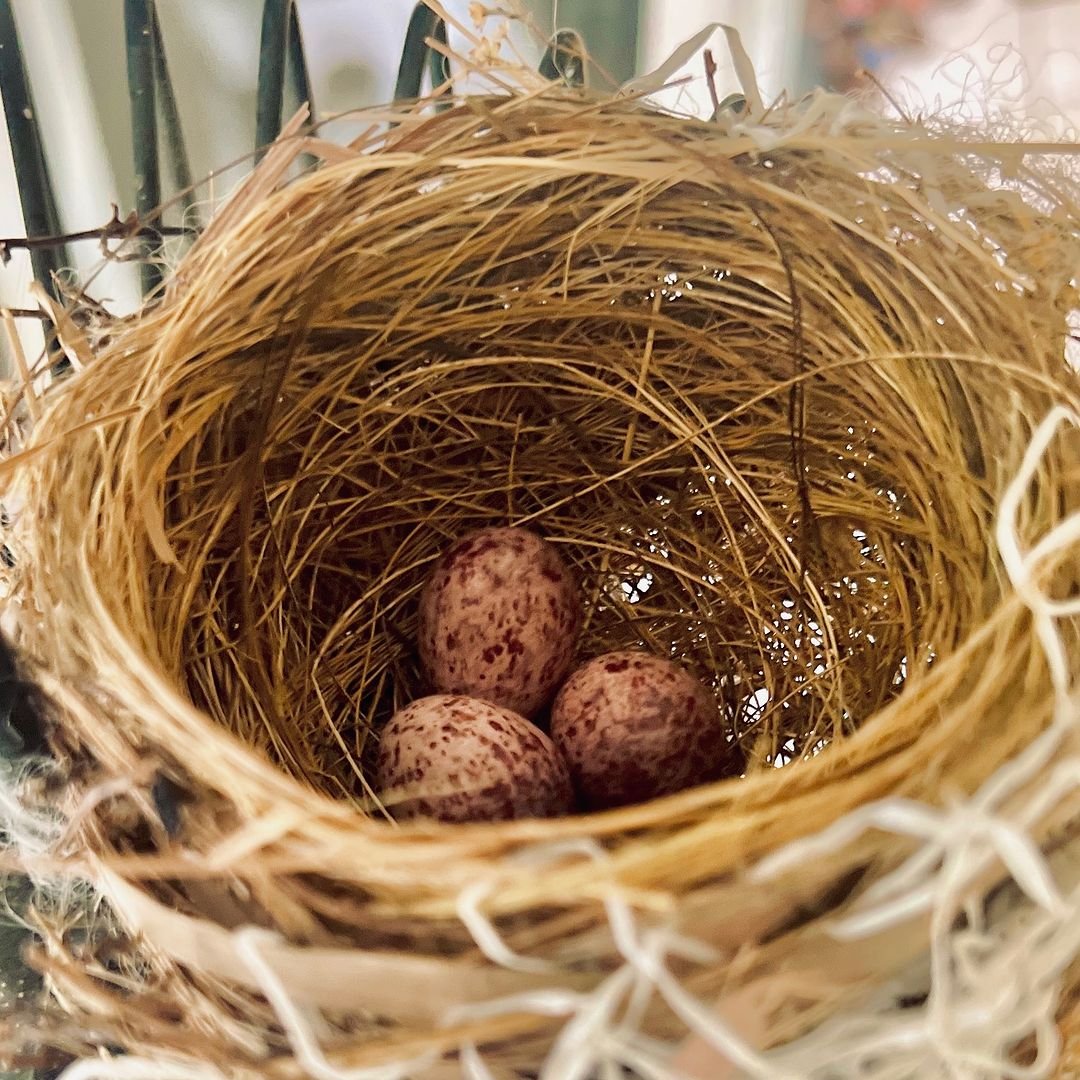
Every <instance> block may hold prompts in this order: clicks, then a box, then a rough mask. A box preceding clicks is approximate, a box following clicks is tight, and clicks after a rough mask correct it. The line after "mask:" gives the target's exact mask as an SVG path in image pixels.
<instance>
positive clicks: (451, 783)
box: [375, 694, 574, 822]
mask: <svg viewBox="0 0 1080 1080" xmlns="http://www.w3.org/2000/svg"><path fill="white" fill-rule="evenodd" d="M375 781H376V785H377V788H378V790H379V791H380V792H381V793H383V794H385V795H386V796H387V800H388V804H389V809H390V811H391V813H392V814H393V815H394V817H396V818H413V817H431V818H436V819H438V820H439V821H459V822H460V821H507V820H509V819H511V818H528V817H557V816H558V815H560V814H567V813H569V812H570V810H571V809H572V808H573V802H574V796H573V789H572V788H571V786H570V774H569V772H568V771H567V768H566V763H565V762H564V761H563V759H562V756H561V755H560V753H559V751H558V750H557V749H556V748H555V744H554V743H552V741H551V740H550V739H549V738H548V737H547V736H546V735H545V734H544V733H543V732H542V731H541V730H540V729H539V728H537V727H534V726H533V725H532V724H530V723H529V721H528V720H526V719H525V718H524V717H523V716H519V715H517V714H516V713H513V712H511V711H510V710H509V709H503V708H500V707H499V706H497V705H492V704H491V703H490V702H487V701H479V700H478V699H476V698H470V697H463V696H461V695H454V694H435V695H432V696H431V697H425V698H420V699H419V700H417V701H414V702H413V703H412V704H411V705H407V706H406V707H405V708H404V709H401V710H400V711H398V712H397V713H395V714H394V716H393V717H392V719H391V720H390V723H389V724H387V726H386V727H385V729H384V730H383V732H382V737H381V739H380V742H379V756H378V761H377V764H376V777H375ZM401 796H405V798H404V799H402V798H401Z"/></svg>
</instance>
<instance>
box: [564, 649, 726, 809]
mask: <svg viewBox="0 0 1080 1080" xmlns="http://www.w3.org/2000/svg"><path fill="white" fill-rule="evenodd" d="M551 737H552V739H553V740H554V741H555V744H556V745H557V746H558V747H559V749H560V750H561V751H562V753H563V756H564V757H565V758H566V761H567V764H568V765H569V766H570V775H571V777H572V779H573V781H574V785H575V787H576V788H577V791H578V794H579V795H580V796H581V798H582V800H583V801H584V802H585V804H586V805H587V806H588V807H589V808H590V809H594V810H602V809H605V808H608V807H615V806H627V805H629V804H631V803H638V802H644V801H646V800H648V799H652V798H655V797H657V796H658V795H669V794H671V793H672V792H675V791H681V790H682V789H683V788H687V787H691V786H693V785H694V784H700V783H703V782H705V781H706V780H711V779H715V778H716V777H717V776H718V775H720V774H721V773H722V772H724V771H725V769H724V763H725V762H726V761H727V760H728V759H730V758H731V757H732V751H731V750H730V748H729V744H728V742H727V738H726V729H725V725H724V722H723V718H722V715H721V712H720V710H719V708H718V707H717V704H716V700H715V698H714V697H713V695H712V694H710V693H709V691H708V690H706V688H705V687H704V686H702V684H701V683H700V682H698V680H697V679H695V678H694V676H693V675H691V674H690V672H689V671H687V670H686V669H685V668H683V667H680V666H679V665H678V664H674V663H672V662H671V661H670V660H664V659H662V658H661V657H659V656H652V655H650V654H649V653H646V652H638V651H635V650H622V651H619V652H612V653H607V654H605V655H604V656H598V657H596V658H595V659H594V660H590V661H589V662H588V663H587V664H585V665H583V666H582V667H580V668H578V670H577V671H575V672H574V673H573V675H571V676H570V678H569V679H567V681H566V683H565V685H564V686H563V688H562V689H561V690H560V691H559V694H558V697H556V698H555V703H554V704H553V705H552V707H551Z"/></svg>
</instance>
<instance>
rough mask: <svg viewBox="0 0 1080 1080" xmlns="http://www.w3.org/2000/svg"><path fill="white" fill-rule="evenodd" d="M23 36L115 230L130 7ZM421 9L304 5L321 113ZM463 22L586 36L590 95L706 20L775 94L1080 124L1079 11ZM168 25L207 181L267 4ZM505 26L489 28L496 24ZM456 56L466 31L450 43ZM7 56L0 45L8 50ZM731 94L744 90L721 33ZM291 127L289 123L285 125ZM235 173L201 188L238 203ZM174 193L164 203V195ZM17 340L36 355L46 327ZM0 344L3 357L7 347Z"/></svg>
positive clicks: (742, 13) (252, 66)
mask: <svg viewBox="0 0 1080 1080" xmlns="http://www.w3.org/2000/svg"><path fill="white" fill-rule="evenodd" d="M0 3H3V4H7V5H9V6H10V8H11V11H12V13H13V15H14V20H15V23H16V26H17V30H18V34H19V37H20V39H21V44H22V48H23V52H24V55H25V58H26V63H27V66H28V68H29V77H30V82H31V86H32V94H33V99H34V109H35V112H36V115H37V117H38V120H39V122H40V124H41V127H42V131H43V137H44V143H45V152H46V156H47V158H48V161H49V164H50V168H51V171H52V177H53V183H54V185H55V187H56V195H57V202H58V204H59V214H60V219H61V224H62V227H63V229H64V230H66V231H74V230H79V229H86V228H91V227H94V226H97V225H100V224H102V223H104V222H105V220H106V219H107V218H108V216H109V204H110V203H115V204H116V205H117V206H119V208H120V211H121V214H122V215H123V214H125V213H127V212H128V211H129V210H131V208H132V207H133V205H134V193H135V176H134V166H133V163H132V147H131V134H130V130H131V129H130V110H129V102H128V91H127V81H126V66H125V54H124V27H123V6H124V5H123V0H0ZM413 6H414V0H297V8H298V13H299V19H300V23H301V27H302V33H303V38H304V43H305V48H306V51H307V56H308V62H309V65H310V68H311V76H312V82H313V91H314V96H315V101H316V103H317V108H318V113H319V115H320V116H323V117H325V116H331V115H333V114H335V113H338V112H341V111H343V110H347V109H349V108H354V107H356V106H358V105H370V104H375V103H379V102H384V101H387V100H389V98H390V97H391V96H392V93H393V87H394V79H395V74H396V70H397V65H398V61H399V58H400V53H401V45H402V41H403V39H404V35H405V30H406V26H407V23H408V20H409V15H410V13H411V11H412V8H413ZM446 6H447V9H448V10H449V11H450V12H451V13H452V14H453V15H454V16H456V17H458V18H460V19H461V20H462V21H463V22H464V23H465V24H466V25H470V26H471V25H473V22H474V19H475V17H476V15H477V13H478V11H481V10H485V9H486V10H488V11H494V10H497V9H499V8H508V7H515V8H518V9H520V10H521V12H522V13H523V14H524V15H525V17H526V19H527V20H528V21H529V23H530V24H531V26H526V25H522V24H519V25H518V26H517V27H516V28H515V30H514V32H513V34H512V35H511V37H512V43H513V45H514V47H515V48H517V49H518V50H519V51H520V53H521V54H522V55H523V56H524V57H525V58H526V59H528V60H529V61H530V62H532V63H535V62H536V60H537V59H538V58H539V56H540V53H541V51H542V49H543V45H544V41H545V38H546V37H547V36H548V35H550V34H551V33H552V31H553V30H554V29H555V28H556V27H574V28H576V29H578V30H580V31H581V32H582V34H583V35H584V38H585V41H586V42H587V44H588V47H589V49H590V52H591V53H592V55H593V57H594V60H595V63H594V64H593V66H592V69H591V71H590V80H589V81H590V83H591V84H592V85H594V86H604V85H616V84H618V83H620V82H622V81H624V80H626V79H628V78H630V77H632V76H633V75H634V74H638V73H641V72H644V71H647V70H649V69H650V68H652V67H654V66H656V65H657V64H659V63H660V62H661V61H662V60H663V59H665V58H666V57H667V56H668V55H669V54H670V53H671V52H672V50H673V49H674V48H675V47H676V45H678V44H679V43H680V42H681V41H683V40H685V39H686V38H687V37H689V36H691V35H692V34H693V33H695V32H696V31H697V30H699V29H700V28H702V27H703V26H705V25H707V24H709V23H712V22H721V23H727V24H730V25H732V26H734V27H735V28H736V29H738V31H739V32H740V34H741V36H742V40H743V43H744V45H745V47H746V49H747V51H748V52H749V54H750V56H751V58H752V59H753V61H754V64H755V66H756V69H757V71H758V76H759V79H760V81H761V84H762V89H763V91H764V93H765V95H766V97H775V96H776V95H778V94H779V93H781V91H784V90H786V91H787V92H788V93H789V94H790V95H792V96H798V95H801V94H803V93H805V92H806V91H808V90H810V89H811V88H812V87H814V86H816V85H825V86H828V87H830V88H833V89H837V90H845V91H867V90H870V91H874V89H875V86H876V85H878V84H880V86H881V87H883V88H886V89H887V91H888V93H889V94H890V96H892V97H893V98H894V100H895V101H896V102H897V103H898V104H900V105H901V107H903V108H905V109H910V110H913V111H918V110H919V109H922V110H926V111H933V112H942V111H945V110H949V111H951V112H953V113H956V112H959V113H960V114H961V115H964V116H969V117H972V118H977V117H979V116H981V115H983V114H985V113H987V112H1001V113H1004V114H1009V115H1013V114H1022V115H1024V116H1025V117H1027V118H1029V119H1034V120H1037V121H1038V122H1039V123H1040V124H1042V125H1044V126H1045V127H1046V128H1047V129H1048V130H1049V131H1051V132H1052V133H1053V134H1055V135H1062V134H1068V133H1069V132H1071V129H1072V124H1073V122H1074V121H1075V120H1077V119H1078V118H1080V52H1078V50H1077V49H1076V48H1075V43H1076V42H1077V41H1080V0H1064V2H1062V0H1058V2H1044V0H487V3H486V5H482V4H477V3H472V4H470V3H469V2H468V0H446ZM157 11H158V15H159V18H160V21H161V25H162V33H163V39H164V44H165V50H166V53H167V58H168V64H169V67H170V70H171V75H172V79H173V82H174V84H175V88H176V94H177V98H178V102H179V109H180V115H181V120H182V122H183V127H184V134H185V137H186V141H187V144H188V150H189V154H190V157H191V163H192V170H193V173H194V175H195V176H196V177H203V176H207V175H208V174H210V172H211V171H212V170H214V169H220V168H221V167H222V166H225V165H226V164H227V163H229V162H232V161H235V160H236V159H238V158H241V157H243V156H244V155H250V152H251V150H252V147H253V143H254V118H255V86H256V75H257V70H258V62H259V37H260V19H261V13H262V0H158V2H157ZM495 21H496V20H494V19H492V20H489V22H488V26H489V27H490V26H493V25H494V22H495ZM450 37H451V44H454V38H455V35H454V33H453V31H452V30H451V35H450ZM6 45H7V42H4V41H0V48H4V47H5V46H6ZM713 52H714V54H715V55H716V57H717V59H718V60H719V61H720V62H721V66H720V70H719V72H718V74H717V83H718V89H719V91H720V94H721V96H724V95H725V94H726V93H729V92H732V91H735V90H737V89H738V85H737V82H736V80H735V78H734V73H733V71H732V70H731V67H730V64H729V63H727V60H726V58H727V49H726V47H725V46H724V43H723V37H722V35H720V34H719V33H718V34H717V36H716V40H715V41H714V42H713ZM686 73H687V74H689V75H691V76H692V77H693V81H691V82H690V83H688V84H687V85H686V86H684V87H682V88H680V89H679V90H678V91H676V92H673V93H672V94H671V95H670V96H669V98H668V100H667V104H669V105H672V106H674V107H676V108H679V109H684V110H686V111H688V112H699V113H700V112H703V111H705V109H706V108H707V106H708V101H709V99H708V95H707V94H706V91H705V86H704V80H703V78H702V76H703V68H702V62H701V58H700V55H698V56H696V57H695V59H694V61H693V63H692V64H691V65H690V66H689V68H688V69H687V72H686ZM286 115H287V113H286ZM241 175H242V169H233V170H232V171H231V172H230V171H227V172H224V173H221V174H219V175H218V176H216V177H215V178H214V179H213V180H212V181H210V182H208V183H206V184H205V185H203V187H202V188H201V189H200V192H199V197H200V199H202V200H205V201H209V202H211V203H212V202H213V201H215V200H217V199H220V198H221V197H222V196H223V195H225V194H227V192H228V191H229V189H230V188H231V187H232V186H233V185H234V184H235V183H236V182H237V180H239V178H240V176H241ZM165 194H166V195H168V194H169V191H168V190H167V189H166V192H165ZM18 235H25V230H24V226H23V220H22V215H21V211H20V206H19V200H18V197H17V191H16V187H15V178H14V171H13V166H12V162H11V155H10V149H9V146H8V144H7V141H6V133H5V134H0V236H5V237H6V236H18ZM70 250H71V255H72V259H73V261H74V262H75V264H76V268H77V269H79V270H81V271H84V272H85V271H86V270H88V269H90V268H92V267H95V266H97V265H98V263H99V261H100V260H99V253H98V250H97V245H96V244H94V243H81V244H76V245H73V246H72V247H71V249H70ZM29 281H30V267H29V258H28V257H27V256H26V254H25V252H16V253H15V254H14V257H13V258H12V259H11V261H10V263H9V264H8V265H7V266H6V267H4V268H2V269H0V304H3V305H8V306H15V307H22V306H32V301H30V300H29V299H28V296H27V293H26V287H27V285H28V283H29ZM95 295H97V296H98V297H100V298H102V299H106V300H107V301H108V302H109V306H110V307H111V308H112V309H113V310H116V311H124V310H129V309H131V308H132V307H133V306H134V305H135V304H136V303H137V300H138V279H137V274H136V273H135V271H134V269H133V267H132V266H131V265H130V264H112V265H110V266H109V267H107V268H106V270H105V271H104V272H103V273H102V274H101V275H100V276H99V277H98V278H97V279H96V282H95ZM23 323H24V321H20V328H21V330H22V331H23V333H24V335H26V336H27V347H28V350H33V351H34V352H35V353H36V351H37V349H36V347H35V345H36V339H35V334H36V333H37V330H36V328H34V327H32V326H30V327H27V326H24V325H23ZM3 348H4V346H3V345H2V344H0V349H3Z"/></svg>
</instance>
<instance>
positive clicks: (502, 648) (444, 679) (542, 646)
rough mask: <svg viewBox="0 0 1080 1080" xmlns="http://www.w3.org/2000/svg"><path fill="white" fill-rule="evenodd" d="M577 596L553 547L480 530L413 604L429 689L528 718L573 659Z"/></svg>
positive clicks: (444, 562)
mask: <svg viewBox="0 0 1080 1080" xmlns="http://www.w3.org/2000/svg"><path fill="white" fill-rule="evenodd" d="M581 619H582V600H581V592H580V589H579V588H578V584H577V582H576V580H575V578H574V575H573V574H572V573H571V572H570V569H569V568H568V567H567V565H566V564H565V563H564V562H563V560H562V558H561V557H560V555H559V553H558V551H556V549H555V547H554V546H553V545H552V544H549V543H548V542H547V541H546V540H542V539H541V538H540V537H539V536H537V535H536V534H535V533H532V532H529V531H528V530H527V529H518V528H493V529H482V530H480V531H479V532H474V533H471V534H469V535H468V536H465V537H462V539H460V540H458V541H457V542H456V543H455V544H454V545H453V546H452V547H450V548H449V549H448V550H447V551H446V552H445V554H443V555H442V557H441V558H440V559H439V561H438V563H437V564H436V566H435V568H434V570H433V571H432V574H431V577H430V578H429V580H428V582H427V585H426V587H425V589H424V592H423V594H422V596H421V598H420V627H419V644H420V657H421V659H422V660H423V663H424V668H425V670H426V671H427V675H428V678H429V680H430V682H431V686H432V689H434V690H437V691H440V692H441V693H447V694H468V695H470V696H471V697H478V698H483V699H484V700H485V701H490V702H493V703H494V704H496V705H502V706H504V707H505V708H507V709H512V710H513V711H514V712H516V713H520V714H521V715H522V716H526V717H530V718H531V717H533V716H535V715H536V714H537V713H538V712H539V711H540V710H541V709H542V708H543V707H544V706H545V705H546V704H547V703H548V702H549V701H550V700H551V696H552V694H554V692H555V689H556V687H557V686H558V685H559V683H561V682H562V680H563V678H564V677H565V676H566V673H567V671H568V670H569V669H570V665H571V663H572V662H573V659H574V652H575V650H576V648H577V641H578V634H579V632H580V630H581Z"/></svg>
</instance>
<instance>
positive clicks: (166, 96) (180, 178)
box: [150, 6, 201, 228]
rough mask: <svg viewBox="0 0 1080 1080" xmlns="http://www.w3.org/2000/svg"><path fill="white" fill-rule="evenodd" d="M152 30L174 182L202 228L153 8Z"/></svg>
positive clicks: (188, 215) (187, 215) (188, 218)
mask: <svg viewBox="0 0 1080 1080" xmlns="http://www.w3.org/2000/svg"><path fill="white" fill-rule="evenodd" d="M150 21H151V30H152V33H153V51H154V76H155V82H156V86H157V92H158V93H159V94H160V99H161V123H162V127H163V128H164V134H165V146H166V149H167V150H168V153H169V167H170V170H171V172H172V179H173V183H174V184H175V185H176V187H177V189H178V190H179V191H180V192H181V195H180V201H181V205H182V206H183V208H184V219H185V223H187V224H190V225H192V226H193V227H194V228H199V227H200V225H201V221H200V218H199V214H198V211H197V210H196V208H195V192H194V189H193V183H194V182H193V180H192V174H191V161H190V159H189V158H188V152H187V144H186V142H185V141H184V131H183V127H182V125H181V123H180V110H179V108H178V107H177V104H176V93H175V91H174V90H173V84H172V78H171V76H170V75H169V65H168V61H167V60H166V57H165V40H164V38H163V37H162V34H161V23H160V22H159V21H158V16H157V9H156V8H155V7H153V6H151V8H150Z"/></svg>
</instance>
